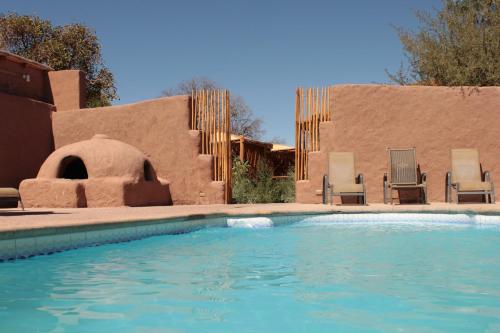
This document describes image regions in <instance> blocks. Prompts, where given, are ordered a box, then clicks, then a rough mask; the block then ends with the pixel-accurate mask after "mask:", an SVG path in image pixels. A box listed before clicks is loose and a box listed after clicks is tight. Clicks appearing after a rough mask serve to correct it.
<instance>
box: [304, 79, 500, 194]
mask: <svg viewBox="0 0 500 333" xmlns="http://www.w3.org/2000/svg"><path fill="white" fill-rule="evenodd" d="M320 139H321V151H320V152H315V153H310V154H309V158H310V162H309V180H308V181H300V182H298V183H297V201H298V202H317V203H319V202H321V184H322V183H321V177H322V175H323V174H324V173H325V172H326V170H327V154H328V152H329V151H353V152H354V153H355V158H356V164H357V166H356V167H357V171H358V172H362V173H363V174H364V176H365V182H366V185H367V191H368V193H367V196H368V202H383V187H382V177H383V174H384V172H387V171H388V161H387V151H386V148H388V147H392V148H405V147H416V148H417V159H418V162H419V164H420V167H421V170H422V171H423V172H426V173H427V177H428V189H429V199H430V201H440V202H442V201H444V200H445V196H444V195H445V194H444V186H445V174H446V172H447V171H449V170H450V149H452V148H478V149H479V152H480V158H481V162H482V166H483V169H484V170H489V171H490V172H491V173H492V177H493V181H494V182H495V183H496V185H497V188H500V87H485V88H448V87H425V86H405V87H400V86H386V85H340V86H335V87H334V88H333V121H332V122H325V123H322V124H321V127H320ZM499 199H500V191H497V200H499Z"/></svg>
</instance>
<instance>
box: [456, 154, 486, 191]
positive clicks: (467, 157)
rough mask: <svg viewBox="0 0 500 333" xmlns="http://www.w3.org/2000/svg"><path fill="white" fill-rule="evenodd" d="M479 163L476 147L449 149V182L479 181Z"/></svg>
mask: <svg viewBox="0 0 500 333" xmlns="http://www.w3.org/2000/svg"><path fill="white" fill-rule="evenodd" d="M480 181H481V165H480V163H479V152H478V150H477V149H452V150H451V182H452V183H460V182H480Z"/></svg>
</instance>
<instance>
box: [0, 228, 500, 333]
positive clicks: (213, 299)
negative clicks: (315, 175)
mask: <svg viewBox="0 0 500 333" xmlns="http://www.w3.org/2000/svg"><path fill="white" fill-rule="evenodd" d="M314 221H315V220H314V219H309V221H304V222H299V223H295V224H292V225H287V226H280V227H271V228H254V229H250V228H210V229H203V230H199V231H196V232H192V233H188V234H182V235H164V236H157V237H152V238H148V239H144V240H139V241H133V242H129V243H120V244H109V245H103V246H98V247H92V248H83V249H79V250H74V251H67V252H62V253H57V254H54V255H49V256H39V257H32V258H29V259H26V260H18V261H14V262H4V263H0V332H9V333H16V332H23V333H24V332H120V333H127V332H419V333H420V332H500V227H498V226H494V225H490V226H477V225H467V224H442V223H440V224H422V223H420V224H419V223H404V224H398V223H390V224H385V223H354V224H352V223H328V221H324V222H321V223H317V222H314Z"/></svg>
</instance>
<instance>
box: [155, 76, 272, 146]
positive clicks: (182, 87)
mask: <svg viewBox="0 0 500 333" xmlns="http://www.w3.org/2000/svg"><path fill="white" fill-rule="evenodd" d="M202 89H204V90H213V89H221V87H220V86H219V85H218V84H217V83H215V82H214V81H212V80H210V79H208V78H206V77H194V78H191V79H189V80H186V81H182V82H180V83H179V84H178V85H177V86H176V87H175V88H170V89H167V90H164V91H163V92H162V95H163V96H175V95H190V94H191V92H192V91H193V90H202ZM230 98H231V100H230V103H231V132H232V133H234V134H239V135H244V136H245V137H248V138H251V139H259V138H260V137H261V136H262V135H263V134H264V130H263V129H262V120H261V119H259V118H256V117H255V116H254V114H253V112H252V110H251V109H250V107H249V106H248V104H247V103H246V102H245V100H244V99H243V97H241V96H234V95H231V96H230Z"/></svg>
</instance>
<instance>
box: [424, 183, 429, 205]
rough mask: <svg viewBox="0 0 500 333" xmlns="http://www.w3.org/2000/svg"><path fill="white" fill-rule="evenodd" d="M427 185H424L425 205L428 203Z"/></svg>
mask: <svg viewBox="0 0 500 333" xmlns="http://www.w3.org/2000/svg"><path fill="white" fill-rule="evenodd" d="M427 202H428V201H427V186H424V205H427Z"/></svg>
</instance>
